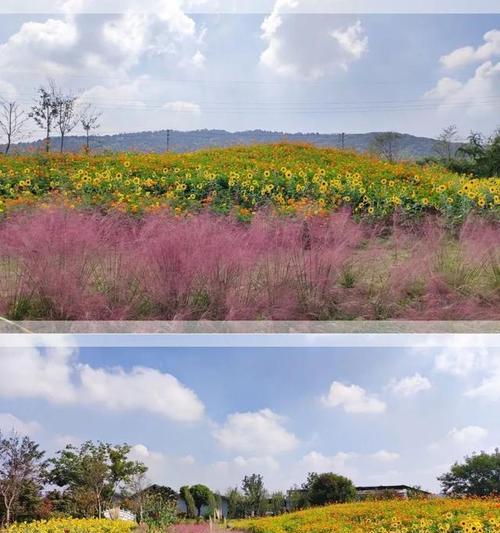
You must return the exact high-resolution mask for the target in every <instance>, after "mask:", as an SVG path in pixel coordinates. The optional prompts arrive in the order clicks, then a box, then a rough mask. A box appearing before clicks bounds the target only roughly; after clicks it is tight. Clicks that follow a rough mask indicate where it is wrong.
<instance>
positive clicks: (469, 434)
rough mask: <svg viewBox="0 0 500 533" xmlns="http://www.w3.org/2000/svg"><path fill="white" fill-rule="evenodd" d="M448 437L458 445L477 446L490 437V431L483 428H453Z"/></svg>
mask: <svg viewBox="0 0 500 533" xmlns="http://www.w3.org/2000/svg"><path fill="white" fill-rule="evenodd" d="M448 436H449V438H450V439H451V440H452V441H453V442H455V443H457V444H465V445H468V444H477V443H479V442H481V441H482V440H484V439H485V438H486V437H487V436H488V430H487V429H485V428H483V427H481V426H465V427H463V428H460V429H457V428H453V429H452V430H451V431H450V432H449V433H448Z"/></svg>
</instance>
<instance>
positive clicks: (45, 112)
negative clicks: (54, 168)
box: [29, 81, 58, 153]
mask: <svg viewBox="0 0 500 533" xmlns="http://www.w3.org/2000/svg"><path fill="white" fill-rule="evenodd" d="M54 89H55V84H54V82H53V81H49V87H48V88H47V87H40V88H39V89H38V100H36V101H35V103H34V104H33V105H32V106H31V113H30V114H29V116H30V117H31V118H32V119H33V120H34V121H35V123H36V124H37V126H38V127H39V128H41V129H42V130H44V131H45V151H46V152H47V153H48V152H50V134H51V132H52V127H53V125H54V122H55V121H56V119H57V114H58V109H57V105H56V101H55V97H54Z"/></svg>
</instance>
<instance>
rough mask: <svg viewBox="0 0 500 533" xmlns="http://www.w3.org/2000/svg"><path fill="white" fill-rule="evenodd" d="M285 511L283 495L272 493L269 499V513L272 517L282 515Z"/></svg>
mask: <svg viewBox="0 0 500 533" xmlns="http://www.w3.org/2000/svg"><path fill="white" fill-rule="evenodd" d="M285 509H286V497H285V495H284V494H283V493H282V492H280V491H278V492H273V493H272V494H271V495H270V497H269V508H268V510H269V512H270V513H272V514H273V515H274V516H277V515H279V514H282V513H284V512H285Z"/></svg>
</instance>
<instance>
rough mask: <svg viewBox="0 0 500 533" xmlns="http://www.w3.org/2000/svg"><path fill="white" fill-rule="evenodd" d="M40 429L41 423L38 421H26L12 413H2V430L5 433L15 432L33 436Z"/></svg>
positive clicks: (0, 428) (0, 423) (0, 415)
mask: <svg viewBox="0 0 500 533" xmlns="http://www.w3.org/2000/svg"><path fill="white" fill-rule="evenodd" d="M38 431H40V424H39V423H38V422H34V421H28V422H25V421H23V420H21V419H19V418H17V416H14V415H13V414H11V413H0V432H1V433H3V434H4V435H6V434H7V435H8V434H9V433H11V432H14V433H18V434H19V435H21V436H23V435H28V436H32V435H33V434H34V433H36V432H38Z"/></svg>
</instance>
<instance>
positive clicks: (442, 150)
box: [433, 124, 458, 163]
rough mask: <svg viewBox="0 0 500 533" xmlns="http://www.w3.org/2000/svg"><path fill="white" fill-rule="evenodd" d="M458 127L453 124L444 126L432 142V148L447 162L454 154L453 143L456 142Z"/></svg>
mask: <svg viewBox="0 0 500 533" xmlns="http://www.w3.org/2000/svg"><path fill="white" fill-rule="evenodd" d="M457 135H458V129H457V127H456V126H455V124H452V125H451V126H448V127H446V128H444V130H443V131H442V132H441V133H440V135H439V136H438V138H437V140H436V142H435V143H434V146H433V150H434V152H435V153H436V154H437V156H438V157H439V159H441V160H442V161H445V162H447V163H449V162H450V161H451V160H452V158H453V156H454V155H455V152H456V150H455V148H454V146H453V144H454V143H455V142H456V139H457Z"/></svg>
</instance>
